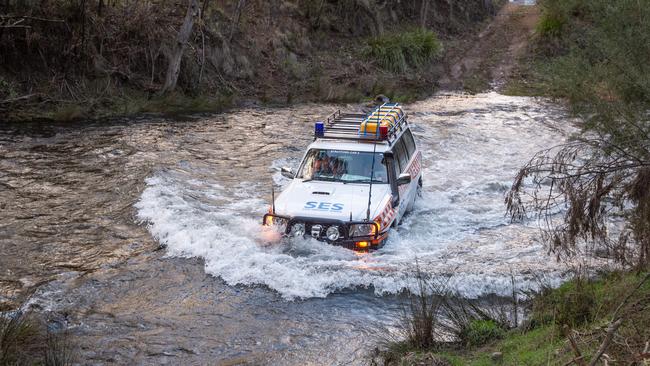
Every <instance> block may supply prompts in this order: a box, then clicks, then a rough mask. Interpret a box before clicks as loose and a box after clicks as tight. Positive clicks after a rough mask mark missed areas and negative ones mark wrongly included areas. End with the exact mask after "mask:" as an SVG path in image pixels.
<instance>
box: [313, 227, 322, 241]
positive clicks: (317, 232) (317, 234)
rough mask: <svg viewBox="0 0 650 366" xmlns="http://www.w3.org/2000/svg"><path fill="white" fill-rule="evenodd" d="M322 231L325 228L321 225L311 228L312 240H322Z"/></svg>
mask: <svg viewBox="0 0 650 366" xmlns="http://www.w3.org/2000/svg"><path fill="white" fill-rule="evenodd" d="M322 229H323V227H322V226H321V225H319V224H315V225H312V226H311V236H312V238H316V239H318V238H320V235H321V232H322V231H323V230H322Z"/></svg>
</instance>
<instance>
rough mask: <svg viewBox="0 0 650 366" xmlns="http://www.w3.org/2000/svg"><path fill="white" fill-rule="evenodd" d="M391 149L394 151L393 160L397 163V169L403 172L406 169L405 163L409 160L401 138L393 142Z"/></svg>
mask: <svg viewBox="0 0 650 366" xmlns="http://www.w3.org/2000/svg"><path fill="white" fill-rule="evenodd" d="M393 151H394V152H395V160H397V162H398V163H399V171H400V172H403V171H404V170H406V164H408V162H409V156H408V153H407V152H406V148H405V147H404V142H402V140H401V139H400V140H399V141H397V142H396V143H395V147H394V148H393Z"/></svg>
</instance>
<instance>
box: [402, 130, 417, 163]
mask: <svg viewBox="0 0 650 366" xmlns="http://www.w3.org/2000/svg"><path fill="white" fill-rule="evenodd" d="M402 140H404V145H406V151H408V153H409V156H411V157H412V156H413V154H415V141H414V140H413V135H412V134H411V130H406V132H404V135H402Z"/></svg>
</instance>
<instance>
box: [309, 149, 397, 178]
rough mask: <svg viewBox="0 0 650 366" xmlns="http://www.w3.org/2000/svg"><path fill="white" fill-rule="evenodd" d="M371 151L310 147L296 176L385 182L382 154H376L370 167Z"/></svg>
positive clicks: (386, 175) (385, 172) (385, 170)
mask: <svg viewBox="0 0 650 366" xmlns="http://www.w3.org/2000/svg"><path fill="white" fill-rule="evenodd" d="M372 156H373V153H371V152H360V151H343V150H323V149H311V150H309V152H308V153H307V156H306V157H305V161H304V162H303V164H302V169H301V170H300V172H299V173H298V178H302V179H305V180H323V181H331V182H344V183H370V176H371V175H372V182H373V183H388V173H387V169H386V165H385V164H384V156H383V154H382V153H375V169H374V172H373V169H372V160H373V159H372Z"/></svg>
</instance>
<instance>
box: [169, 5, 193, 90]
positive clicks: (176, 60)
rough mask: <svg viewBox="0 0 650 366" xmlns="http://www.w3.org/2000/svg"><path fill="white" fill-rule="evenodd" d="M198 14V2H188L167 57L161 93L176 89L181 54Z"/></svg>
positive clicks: (183, 51)
mask: <svg viewBox="0 0 650 366" xmlns="http://www.w3.org/2000/svg"><path fill="white" fill-rule="evenodd" d="M200 14H201V8H200V6H199V1H198V0H189V5H188V7H187V13H186V14H185V19H184V20H183V24H182V25H181V29H180V30H179V32H178V35H177V36H176V42H175V43H174V46H173V47H172V49H171V51H170V52H169V55H168V59H169V65H168V67H167V76H166V77H165V85H163V88H162V90H161V93H168V92H171V91H173V90H174V89H176V83H177V82H178V74H179V73H180V72H181V60H182V59H183V53H185V46H186V44H187V42H188V41H189V39H190V36H191V35H192V28H193V26H194V20H195V19H196V18H197V17H199V15H200Z"/></svg>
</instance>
